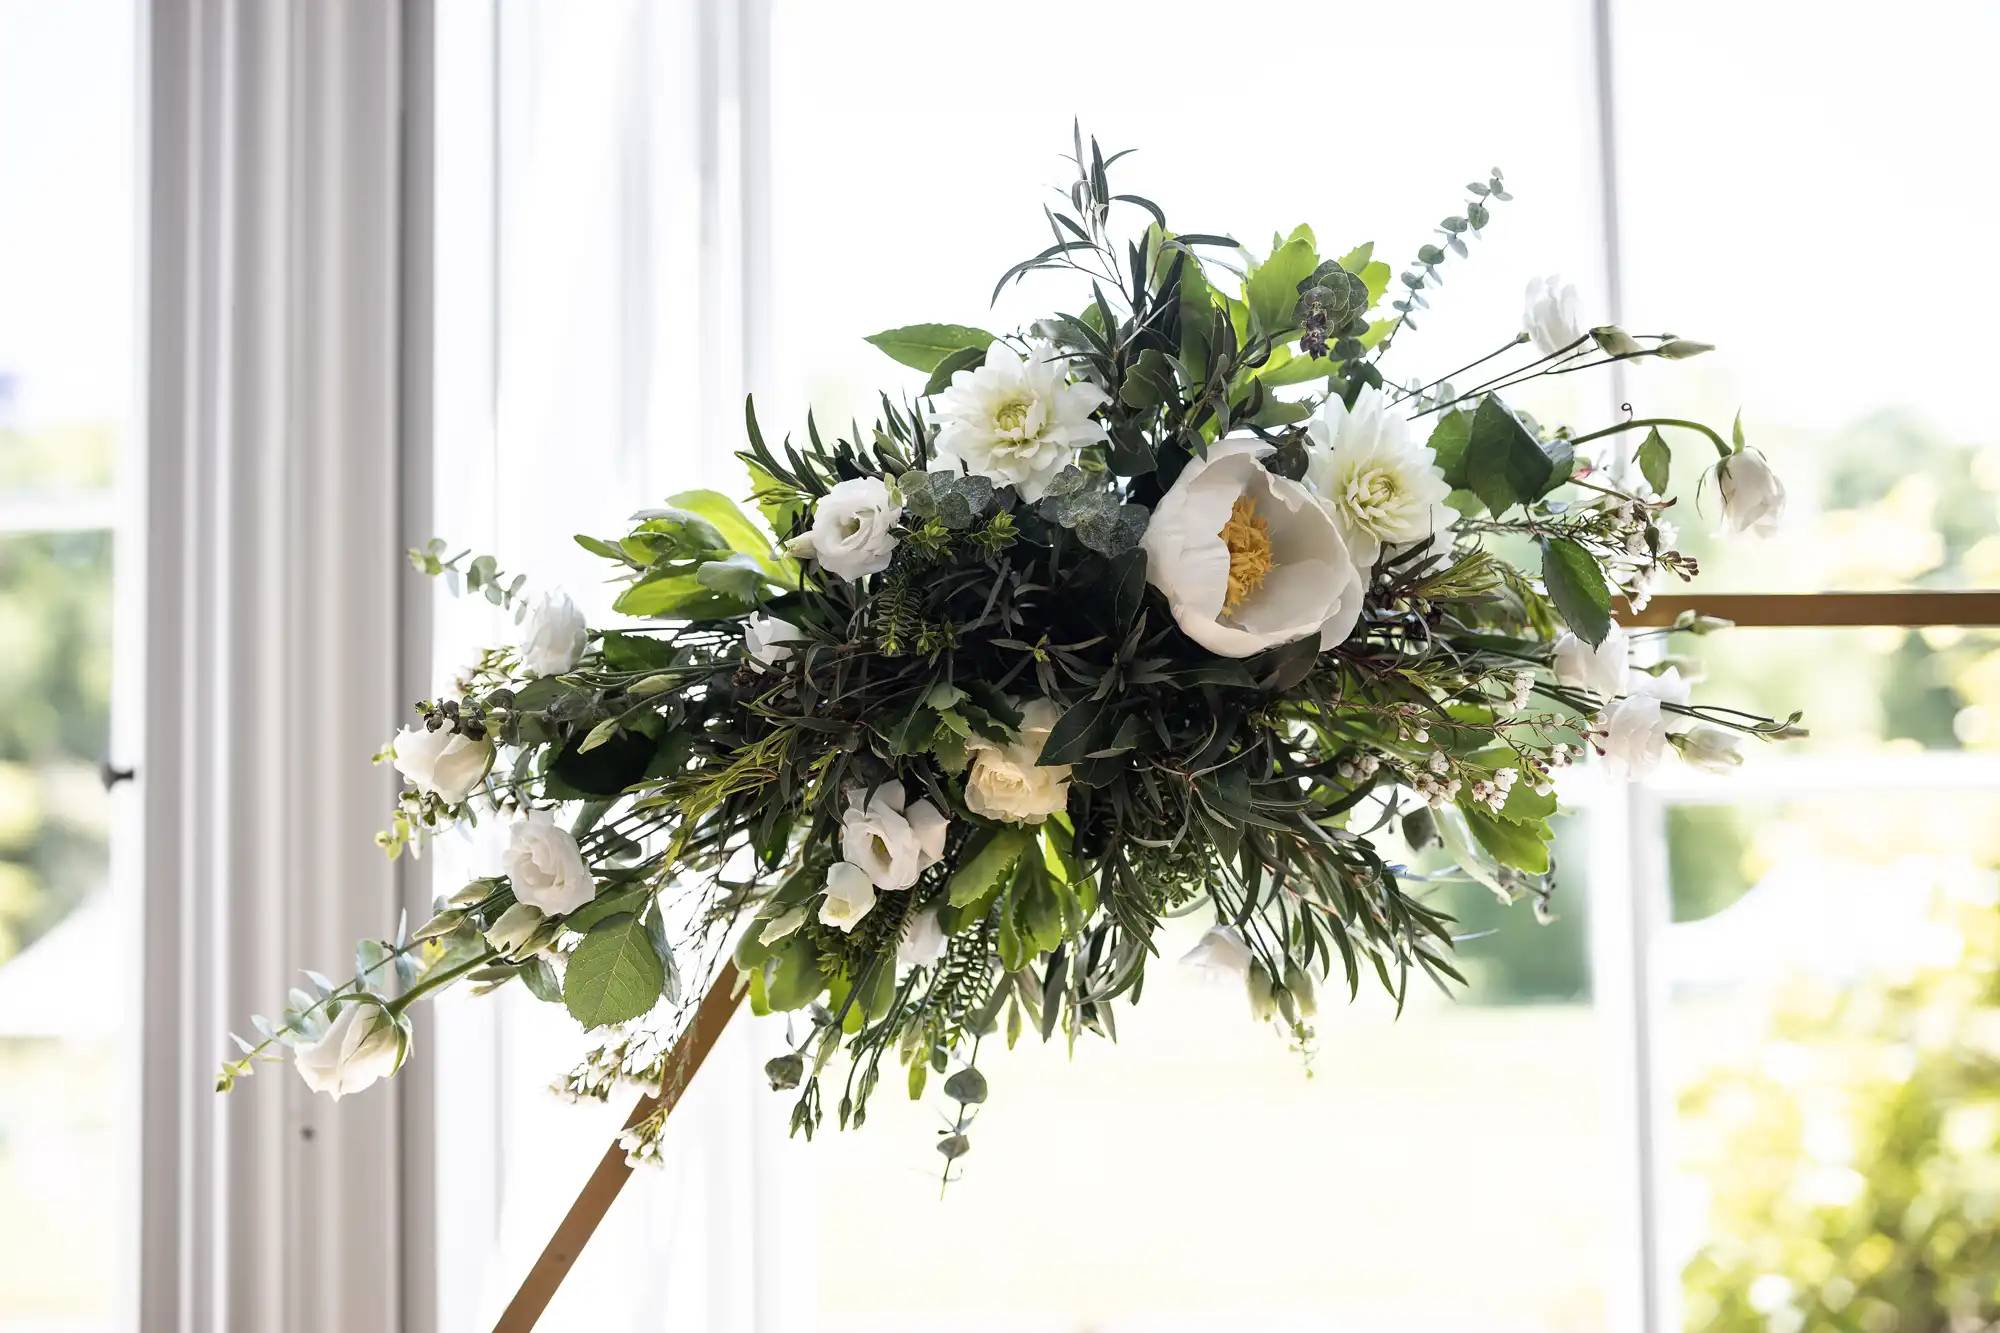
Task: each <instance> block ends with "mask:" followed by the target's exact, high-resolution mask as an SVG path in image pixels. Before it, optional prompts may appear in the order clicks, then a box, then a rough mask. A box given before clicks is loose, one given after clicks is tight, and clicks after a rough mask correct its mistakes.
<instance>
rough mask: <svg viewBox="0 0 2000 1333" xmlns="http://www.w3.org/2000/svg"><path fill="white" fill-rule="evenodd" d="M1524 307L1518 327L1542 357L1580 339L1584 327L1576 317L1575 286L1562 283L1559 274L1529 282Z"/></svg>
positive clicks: (1550, 354)
mask: <svg viewBox="0 0 2000 1333" xmlns="http://www.w3.org/2000/svg"><path fill="white" fill-rule="evenodd" d="M1523 305H1524V308H1523V310H1522V312H1521V324H1522V326H1523V327H1524V328H1526V329H1527V330H1528V336H1529V337H1530V338H1532V339H1534V342H1535V350H1536V351H1538V352H1540V353H1541V354H1542V355H1543V356H1554V355H1555V354H1556V353H1557V352H1560V351H1561V350H1562V349H1563V348H1565V347H1568V346H1569V345H1570V344H1571V343H1573V342H1575V341H1577V340H1578V339H1579V338H1581V337H1583V324H1582V321H1580V320H1579V319H1578V318H1577V316H1576V286H1575V284H1573V283H1565V282H1564V281H1563V280H1562V275H1561V274H1558V273H1551V274H1549V275H1548V276H1547V277H1545V278H1535V279H1532V280H1531V281H1530V282H1529V283H1528V294H1527V299H1526V301H1525V302H1524V303H1523Z"/></svg>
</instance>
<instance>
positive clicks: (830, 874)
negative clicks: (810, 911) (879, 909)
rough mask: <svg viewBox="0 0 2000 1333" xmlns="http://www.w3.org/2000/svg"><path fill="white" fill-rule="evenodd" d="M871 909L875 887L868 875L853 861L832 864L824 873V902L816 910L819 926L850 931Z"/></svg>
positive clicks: (873, 902)
mask: <svg viewBox="0 0 2000 1333" xmlns="http://www.w3.org/2000/svg"><path fill="white" fill-rule="evenodd" d="M874 908H875V884H874V881H872V880H870V879H869V878H868V872H867V871H866V870H863V869H862V868H861V867H860V866H858V865H855V864H854V863H853V862H852V861H837V862H835V863H834V867H833V869H831V870H829V871H827V872H826V901H825V902H823V903H821V904H820V907H819V919H820V922H821V924H823V925H828V926H832V927H833V928H834V929H835V930H853V929H854V927H855V925H856V923H858V922H859V921H860V920H861V918H862V917H864V916H867V915H868V913H869V912H871V911H873V910H874Z"/></svg>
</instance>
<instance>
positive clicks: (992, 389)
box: [930, 342, 1111, 501]
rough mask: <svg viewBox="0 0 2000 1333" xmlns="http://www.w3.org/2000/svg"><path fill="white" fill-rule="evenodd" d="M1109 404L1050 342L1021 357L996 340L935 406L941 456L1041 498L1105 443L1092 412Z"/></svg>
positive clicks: (1024, 496) (1032, 498)
mask: <svg viewBox="0 0 2000 1333" xmlns="http://www.w3.org/2000/svg"><path fill="white" fill-rule="evenodd" d="M1110 401H1111V396H1110V395H1109V394H1107V393H1105V392H1104V390H1103V389H1100V388H1099V387H1098V386H1097V385H1095V384H1091V383H1088V382H1083V383H1077V384H1072V383H1070V379H1069V365H1068V362H1067V361H1066V360H1065V359H1064V358H1063V356H1062V354H1061V353H1060V352H1058V351H1057V350H1056V349H1055V348H1053V347H1051V346H1050V345H1049V344H1047V343H1044V342H1031V343H1029V344H1028V354H1027V355H1026V356H1022V355H1020V354H1019V353H1017V352H1016V351H1014V349H1013V348H1011V347H1009V346H1007V345H1006V344H1005V343H998V342H996V343H994V344H993V345H991V346H990V347H988V348H987V349H986V363H985V364H984V365H982V366H980V367H978V368H977V369H975V370H961V371H959V372H958V373H957V374H955V375H953V376H952V377H951V386H950V387H949V388H947V389H946V390H945V391H944V392H943V393H940V394H939V395H938V396H937V398H936V400H935V402H934V403H933V405H932V407H931V411H930V418H931V424H932V425H934V426H936V427H937V432H938V434H937V456H938V458H940V459H941V460H943V461H945V462H948V463H954V464H957V465H958V466H960V467H963V468H964V469H965V470H966V471H967V472H971V473H975V474H977V475H979V476H982V477H988V478H991V479H992V481H993V484H994V485H996V486H1012V487H1013V488H1014V489H1015V490H1017V491H1019V492H1020V493H1021V498H1022V499H1023V500H1028V501H1035V500H1039V499H1041V498H1042V495H1043V493H1044V492H1046V491H1047V490H1048V487H1049V482H1050V481H1051V480H1053V479H1054V477H1055V475H1056V473H1058V472H1060V471H1062V470H1063V468H1064V467H1066V466H1067V465H1068V464H1070V463H1073V462H1075V461H1076V456H1077V454H1078V453H1080V452H1082V450H1083V449H1084V447H1085V446H1087V445H1092V444H1096V443H1098V442H1099V441H1101V440H1103V439H1104V427H1103V426H1102V425H1101V424H1100V423H1098V422H1096V421H1094V420H1092V419H1091V413H1093V412H1095V411H1097V409H1098V408H1100V407H1103V406H1104V405H1105V404H1106V403H1108V402H1110Z"/></svg>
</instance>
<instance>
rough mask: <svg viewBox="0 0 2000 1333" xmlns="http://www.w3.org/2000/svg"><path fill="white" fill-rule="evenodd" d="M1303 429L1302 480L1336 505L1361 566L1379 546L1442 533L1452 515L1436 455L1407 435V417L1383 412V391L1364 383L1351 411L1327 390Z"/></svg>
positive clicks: (1369, 564)
mask: <svg viewBox="0 0 2000 1333" xmlns="http://www.w3.org/2000/svg"><path fill="white" fill-rule="evenodd" d="M1306 432H1307V434H1308V435H1309V436H1310V437H1311V443H1310V444H1308V445H1307V446H1306V484H1307V485H1309V486H1311V487H1312V488H1313V490H1315V491H1317V492H1318V493H1319V496H1320V498H1321V499H1323V500H1325V501H1326V505H1327V508H1328V509H1330V510H1332V511H1333V518H1334V521H1335V522H1336V523H1338V524H1339V525H1340V535H1341V536H1342V537H1343V538H1345V539H1346V541H1347V549H1348V552H1349V553H1350V554H1351V555H1352V556H1353V557H1354V562H1355V563H1356V564H1358V565H1360V566H1361V567H1362V568H1364V569H1367V568H1370V567H1372V566H1373V565H1374V563H1375V561H1376V559H1377V558H1378V557H1379V556H1380V555H1381V554H1382V548H1383V547H1384V546H1407V545H1409V544H1411V543H1412V542H1420V541H1422V540H1424V538H1426V537H1433V536H1438V537H1441V536H1442V535H1443V534H1444V533H1446V532H1448V531H1450V529H1451V525H1452V523H1453V522H1454V521H1456V520H1457V518H1458V514H1457V512H1456V511H1454V510H1453V509H1452V508H1451V507H1450V506H1449V505H1447V504H1445V502H1444V498H1445V496H1447V495H1449V494H1451V487H1450V486H1448V485H1446V484H1445V479H1444V469H1443V468H1441V467H1439V466H1438V465H1437V454H1436V453H1435V452H1433V450H1432V449H1431V447H1430V445H1428V444H1426V443H1422V442H1420V441H1418V440H1415V439H1412V438H1411V435H1410V423H1409V422H1408V421H1407V420H1406V419H1405V418H1403V417H1400V416H1398V415H1396V414H1395V413H1394V412H1391V411H1389V410H1388V400H1387V399H1386V398H1385V397H1383V394H1382V391H1381V390H1380V389H1378V388H1376V387H1374V386H1373V385H1370V386H1368V387H1367V388H1364V389H1363V390H1362V391H1361V392H1360V394H1359V395H1357V396H1356V398H1355V400H1354V406H1353V408H1352V409H1350V408H1349V407H1348V406H1347V404H1346V403H1344V402H1342V401H1341V399H1340V396H1339V395H1338V394H1334V395H1330V396H1329V397H1328V398H1327V400H1326V403H1325V405H1324V406H1323V407H1321V408H1320V412H1319V415H1318V416H1316V417H1314V418H1313V419H1312V421H1310V422H1309V423H1307V426H1306Z"/></svg>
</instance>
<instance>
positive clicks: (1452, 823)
mask: <svg viewBox="0 0 2000 1333" xmlns="http://www.w3.org/2000/svg"><path fill="white" fill-rule="evenodd" d="M1434 813H1435V816H1436V824H1437V834H1438V838H1439V840H1441V841H1442V842H1443V843H1444V849H1445V851H1446V853H1448V854H1449V855H1450V857H1451V859H1452V861H1453V862H1454V863H1455V864H1456V865H1457V866H1458V868H1459V869H1460V870H1462V871H1464V872H1465V873H1466V874H1467V875H1469V876H1471V877H1472V878H1473V879H1475V880H1477V881H1478V882H1479V883H1481V884H1484V885H1485V886H1486V887H1487V888H1489V889H1491V890H1493V892H1494V893H1496V894H1498V895H1499V896H1500V898H1501V899H1502V900H1503V901H1507V902H1511V901H1513V898H1514V895H1513V894H1512V893H1510V892H1509V891H1508V890H1507V888H1506V887H1505V886H1504V885H1502V884H1501V883H1500V863H1499V862H1497V861H1495V860H1494V859H1493V857H1492V855H1491V854H1490V853H1488V852H1487V850H1486V849H1485V848H1484V847H1482V846H1480V845H1479V842H1478V840H1477V839H1475V838H1474V837H1473V836H1472V829H1471V827H1470V826H1469V825H1468V824H1467V823H1466V819H1465V812H1464V811H1463V810H1461V809H1459V808H1458V807H1457V806H1455V805H1447V806H1445V807H1443V808H1442V809H1440V810H1437V811H1436V812H1434Z"/></svg>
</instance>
